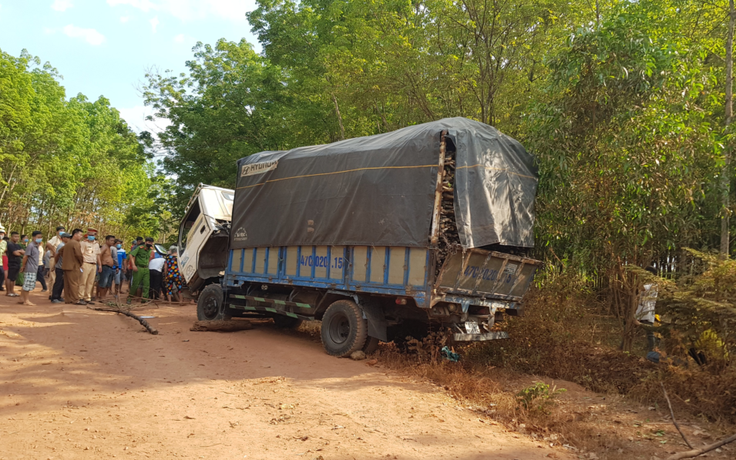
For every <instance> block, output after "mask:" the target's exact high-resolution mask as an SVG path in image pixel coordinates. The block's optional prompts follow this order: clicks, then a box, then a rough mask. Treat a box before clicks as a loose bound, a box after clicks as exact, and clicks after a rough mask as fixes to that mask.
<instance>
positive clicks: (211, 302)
mask: <svg viewBox="0 0 736 460" xmlns="http://www.w3.org/2000/svg"><path fill="white" fill-rule="evenodd" d="M202 310H203V311H204V316H205V317H207V318H210V319H211V318H215V317H216V316H217V313H219V311H220V308H219V307H218V306H217V299H215V296H210V297H208V298H207V299H205V302H204V308H202Z"/></svg>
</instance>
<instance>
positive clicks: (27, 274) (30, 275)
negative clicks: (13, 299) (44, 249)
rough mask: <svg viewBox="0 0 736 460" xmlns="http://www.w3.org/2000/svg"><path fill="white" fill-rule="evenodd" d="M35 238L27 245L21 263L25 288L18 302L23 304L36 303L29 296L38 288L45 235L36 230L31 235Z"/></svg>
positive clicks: (31, 304) (30, 304)
mask: <svg viewBox="0 0 736 460" xmlns="http://www.w3.org/2000/svg"><path fill="white" fill-rule="evenodd" d="M31 237H32V238H33V241H32V242H29V243H28V246H26V253H25V255H24V256H23V261H22V262H21V264H20V270H21V272H22V273H23V276H24V279H23V289H22V290H21V291H20V298H21V301H20V302H18V303H20V304H23V305H29V306H33V305H35V304H34V303H32V302H31V301H30V300H28V296H29V294H30V292H31V291H32V290H34V289H35V288H36V274H37V273H38V260H39V257H40V255H41V243H43V236H41V232H39V231H35V232H33V234H32V235H31Z"/></svg>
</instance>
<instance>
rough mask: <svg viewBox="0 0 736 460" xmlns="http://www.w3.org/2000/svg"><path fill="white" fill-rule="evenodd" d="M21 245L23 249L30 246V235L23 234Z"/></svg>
mask: <svg viewBox="0 0 736 460" xmlns="http://www.w3.org/2000/svg"><path fill="white" fill-rule="evenodd" d="M20 245H21V247H22V248H23V250H24V251H25V250H26V246H28V235H25V234H23V235H21V236H20Z"/></svg>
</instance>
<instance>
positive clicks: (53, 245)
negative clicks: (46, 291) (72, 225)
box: [46, 225, 66, 286]
mask: <svg viewBox="0 0 736 460" xmlns="http://www.w3.org/2000/svg"><path fill="white" fill-rule="evenodd" d="M65 232H66V229H65V228H64V227H63V226H61V225H59V226H58V227H56V235H54V237H53V238H51V239H50V240H48V241H47V242H46V255H47V256H48V257H49V258H50V259H51V260H52V262H51V263H50V264H49V267H48V268H49V284H50V285H52V286H53V285H54V284H56V283H55V280H56V270H55V269H54V264H53V259H54V257H56V251H58V250H59V245H61V243H62V238H61V235H62V233H65ZM49 253H50V254H49Z"/></svg>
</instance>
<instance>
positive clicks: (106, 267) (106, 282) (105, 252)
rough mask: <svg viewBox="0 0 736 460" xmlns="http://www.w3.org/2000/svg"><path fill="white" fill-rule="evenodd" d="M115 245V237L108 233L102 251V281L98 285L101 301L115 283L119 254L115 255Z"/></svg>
mask: <svg viewBox="0 0 736 460" xmlns="http://www.w3.org/2000/svg"><path fill="white" fill-rule="evenodd" d="M114 246H115V237H114V236H113V235H107V236H106V237H105V245H104V246H103V247H102V250H101V251H100V263H101V265H102V271H100V283H99V285H98V290H97V293H98V296H99V300H100V302H104V301H105V297H106V296H107V291H109V290H110V287H111V286H112V283H113V278H115V267H116V266H117V255H116V256H114V257H113V253H112V251H113V249H114Z"/></svg>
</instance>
